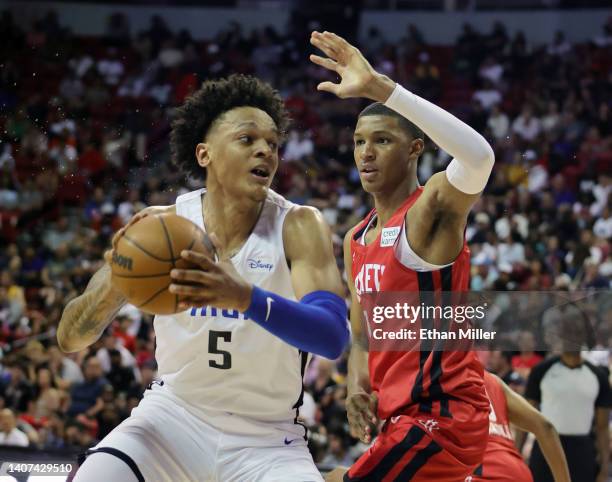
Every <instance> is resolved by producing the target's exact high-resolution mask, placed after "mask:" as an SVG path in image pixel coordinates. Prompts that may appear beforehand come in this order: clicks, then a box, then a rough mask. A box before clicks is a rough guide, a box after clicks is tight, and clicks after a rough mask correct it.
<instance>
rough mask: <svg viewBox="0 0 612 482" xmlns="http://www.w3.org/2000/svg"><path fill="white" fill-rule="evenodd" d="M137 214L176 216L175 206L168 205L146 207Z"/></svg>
mask: <svg viewBox="0 0 612 482" xmlns="http://www.w3.org/2000/svg"><path fill="white" fill-rule="evenodd" d="M139 214H147V215H149V216H150V215H153V214H176V204H170V205H168V206H147V207H146V208H143V209H142V210H141V211H140V212H139Z"/></svg>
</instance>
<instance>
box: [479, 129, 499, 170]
mask: <svg viewBox="0 0 612 482" xmlns="http://www.w3.org/2000/svg"><path fill="white" fill-rule="evenodd" d="M478 151H479V152H478V156H477V158H478V161H479V162H478V163H479V165H481V166H489V167H490V168H493V164H494V163H495V151H493V148H492V147H491V144H489V143H488V142H487V140H486V139H485V138H484V137H483V136H482V135H481V136H480V144H479V150H478Z"/></svg>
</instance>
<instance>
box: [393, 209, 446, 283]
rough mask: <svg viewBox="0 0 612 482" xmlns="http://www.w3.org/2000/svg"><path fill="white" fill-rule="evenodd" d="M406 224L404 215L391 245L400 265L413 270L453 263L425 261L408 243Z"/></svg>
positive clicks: (431, 268)
mask: <svg viewBox="0 0 612 482" xmlns="http://www.w3.org/2000/svg"><path fill="white" fill-rule="evenodd" d="M406 230H407V225H406V218H405V217H404V221H403V222H402V228H401V229H400V233H399V236H398V237H397V240H396V241H395V245H394V246H393V250H394V253H395V259H397V260H398V261H399V262H400V263H401V264H402V266H405V267H406V268H409V269H412V270H414V271H420V272H425V271H437V270H440V269H443V268H446V267H448V266H450V265H452V264H453V263H454V261H453V262H451V263H448V264H441V265H440V264H433V263H429V262H427V261H425V260H424V259H423V258H421V257H420V256H419V255H418V254H416V253H415V252H414V250H413V249H412V248H411V247H410V244H408V236H407V235H406Z"/></svg>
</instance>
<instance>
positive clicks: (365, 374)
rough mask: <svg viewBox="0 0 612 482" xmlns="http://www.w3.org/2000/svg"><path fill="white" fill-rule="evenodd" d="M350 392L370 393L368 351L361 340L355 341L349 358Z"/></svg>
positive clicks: (348, 382)
mask: <svg viewBox="0 0 612 482" xmlns="http://www.w3.org/2000/svg"><path fill="white" fill-rule="evenodd" d="M347 390H348V393H359V392H366V393H370V390H371V388H370V377H369V369H368V352H367V350H366V349H365V348H364V347H363V346H362V345H361V344H360V342H359V341H353V344H352V345H351V351H350V353H349V360H348V377H347Z"/></svg>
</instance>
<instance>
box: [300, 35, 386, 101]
mask: <svg viewBox="0 0 612 482" xmlns="http://www.w3.org/2000/svg"><path fill="white" fill-rule="evenodd" d="M310 43H311V44H312V45H314V46H315V47H317V48H318V49H319V50H321V51H322V52H323V53H324V54H325V55H327V58H325V57H320V56H319V55H311V56H310V60H311V61H312V62H313V63H315V64H317V65H320V66H321V67H324V68H326V69H327V70H331V71H333V72H336V73H337V74H338V75H339V76H340V83H339V84H334V83H333V82H321V83H320V84H319V85H318V86H317V90H322V91H325V92H331V93H332V94H335V95H337V96H338V97H340V98H341V99H346V98H349V97H366V98H368V99H372V100H376V101H379V102H384V101H386V100H387V99H388V98H389V96H390V95H391V92H393V89H394V88H395V82H393V81H392V80H391V79H389V78H388V77H386V76H384V75H382V74H379V73H378V72H377V71H376V70H374V68H373V67H372V66H371V65H370V63H369V62H368V61H367V60H366V58H365V57H364V56H363V54H362V53H361V52H360V51H359V49H358V48H357V47H354V46H353V45H351V44H350V43H348V42H347V41H346V40H344V39H343V38H342V37H340V36H338V35H336V34H335V33H332V32H323V33H321V32H316V31H314V32H312V34H311V36H310Z"/></svg>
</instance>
